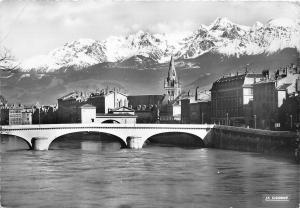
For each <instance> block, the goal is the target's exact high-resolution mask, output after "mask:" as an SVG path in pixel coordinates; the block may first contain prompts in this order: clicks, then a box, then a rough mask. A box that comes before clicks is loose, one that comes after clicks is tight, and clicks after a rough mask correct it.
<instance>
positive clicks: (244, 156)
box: [0, 138, 300, 208]
mask: <svg viewBox="0 0 300 208" xmlns="http://www.w3.org/2000/svg"><path fill="white" fill-rule="evenodd" d="M70 141H71V140H68V139H66V140H62V141H58V142H56V143H54V144H53V145H51V149H52V150H50V151H28V150H16V149H24V148H25V149H26V148H27V147H26V144H25V143H22V142H20V140H16V139H15V138H10V139H7V138H6V139H4V138H1V143H0V145H1V163H0V164H1V205H2V206H4V207H25V208H26V207H28V208H34V207H82V208H86V207H105V208H109V207H118V208H130V207H145V208H150V207H158V208H163V207H188V208H189V207H204V208H210V207H212V208H215V207H216V208H219V207H220V208H221V207H226V208H229V207H232V208H235V207H243V208H247V207H249V208H254V207H291V208H298V207H299V176H300V175H299V165H297V164H295V163H294V162H293V161H292V160H289V159H283V158H278V157H273V156H264V155H260V154H255V153H245V152H237V151H227V150H216V149H188V148H180V147H170V146H169V147H167V146H159V145H148V146H146V148H144V149H142V150H128V149H120V144H119V143H118V142H108V141H102V142H101V141H93V140H90V141H85V140H82V141H78V140H77V141H76V142H74V141H73V142H70ZM12 149H15V150H12ZM265 194H279V195H283V196H286V195H288V196H289V202H267V201H265V199H264V196H265ZM0 207H1V206H0Z"/></svg>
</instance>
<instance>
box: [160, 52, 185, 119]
mask: <svg viewBox="0 0 300 208" xmlns="http://www.w3.org/2000/svg"><path fill="white" fill-rule="evenodd" d="M164 89H165V91H166V96H167V103H166V105H163V106H161V108H160V122H163V123H169V122H180V120H181V99H180V96H181V84H180V82H179V79H178V77H177V73H176V69H175V64H174V59H173V57H171V61H170V63H169V70H168V77H167V78H166V79H165V81H164Z"/></svg>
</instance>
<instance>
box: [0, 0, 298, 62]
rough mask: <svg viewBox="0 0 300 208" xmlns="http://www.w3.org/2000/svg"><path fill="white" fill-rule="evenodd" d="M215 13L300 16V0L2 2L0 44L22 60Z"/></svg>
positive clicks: (187, 27) (180, 27) (239, 17)
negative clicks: (66, 46) (79, 42)
mask: <svg viewBox="0 0 300 208" xmlns="http://www.w3.org/2000/svg"><path fill="white" fill-rule="evenodd" d="M217 17H227V18H228V19H229V20H231V21H232V22H235V23H238V24H242V25H249V26H251V25H253V24H254V23H255V22H256V21H260V22H262V23H266V22H267V21H268V20H270V19H273V18H282V17H283V18H291V19H300V3H299V2H287V1H276V2H275V1H273V2H272V1H265V2H257V1H157V0H154V1H125V0H124V1H122V0H107V1H105V0H102V1H95V0H76V1H75V0H73V1H71V0H69V1H68V0H44V1H42V0H31V1H30V0H25V1H21V0H15V1H14V0H0V47H5V48H7V49H8V50H10V51H11V53H12V55H14V56H15V58H16V59H17V60H20V61H22V60H25V59H27V58H30V57H32V56H35V55H41V54H47V53H48V52H49V51H51V50H53V49H55V48H57V47H60V46H63V45H64V44H65V43H66V42H70V41H73V40H77V39H80V38H91V39H96V40H104V39H106V38H108V37H109V36H111V35H126V34H129V33H133V32H137V31H138V30H144V31H149V32H153V33H182V32H186V31H193V30H195V29H197V28H198V27H199V25H200V24H206V25H209V24H211V23H212V22H213V21H214V20H215V19H216V18H217Z"/></svg>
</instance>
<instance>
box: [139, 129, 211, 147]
mask: <svg viewBox="0 0 300 208" xmlns="http://www.w3.org/2000/svg"><path fill="white" fill-rule="evenodd" d="M148 142H149V143H152V142H153V143H160V144H171V145H175V146H184V147H204V146H205V144H204V140H203V138H201V136H199V135H198V134H196V133H191V132H183V131H166V132H159V133H155V134H152V135H150V136H149V135H148V136H147V137H145V138H144V142H143V146H145V145H146V144H147V143H148Z"/></svg>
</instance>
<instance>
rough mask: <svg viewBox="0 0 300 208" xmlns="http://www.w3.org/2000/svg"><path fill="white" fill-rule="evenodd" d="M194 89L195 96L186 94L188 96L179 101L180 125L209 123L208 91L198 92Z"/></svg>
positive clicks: (209, 101)
mask: <svg viewBox="0 0 300 208" xmlns="http://www.w3.org/2000/svg"><path fill="white" fill-rule="evenodd" d="M198 89H199V87H197V88H196V91H195V95H191V94H190V93H188V96H187V97H185V98H183V99H182V100H181V123H185V124H203V123H210V122H211V121H210V117H211V96H210V92H209V91H206V90H205V91H199V90H198Z"/></svg>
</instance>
